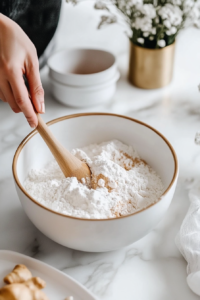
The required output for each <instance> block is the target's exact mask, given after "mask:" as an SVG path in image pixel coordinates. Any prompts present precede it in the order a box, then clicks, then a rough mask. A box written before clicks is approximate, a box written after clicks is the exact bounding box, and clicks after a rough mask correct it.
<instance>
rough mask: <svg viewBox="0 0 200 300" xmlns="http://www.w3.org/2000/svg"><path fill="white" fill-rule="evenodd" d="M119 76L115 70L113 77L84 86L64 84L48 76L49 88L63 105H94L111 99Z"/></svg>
mask: <svg viewBox="0 0 200 300" xmlns="http://www.w3.org/2000/svg"><path fill="white" fill-rule="evenodd" d="M119 76H120V75H119V72H117V73H116V74H115V76H114V77H113V78H111V79H110V80H109V81H107V82H105V83H103V84H98V85H93V86H84V87H74V86H68V85H64V84H61V83H59V82H57V81H55V80H54V79H52V78H51V77H50V76H49V78H50V82H51V85H50V89H51V93H52V95H53V96H54V97H55V99H57V100H58V101H59V102H61V103H63V104H65V105H69V106H73V107H88V106H94V105H98V104H100V103H105V102H108V101H110V100H111V99H112V97H113V95H114V93H115V90H116V82H117V80H118V79H119Z"/></svg>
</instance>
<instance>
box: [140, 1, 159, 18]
mask: <svg viewBox="0 0 200 300" xmlns="http://www.w3.org/2000/svg"><path fill="white" fill-rule="evenodd" d="M137 8H138V9H139V10H140V12H141V13H142V14H143V15H145V16H147V17H149V18H150V19H154V18H155V17H156V10H155V8H154V6H153V4H143V5H140V6H138V7H137Z"/></svg>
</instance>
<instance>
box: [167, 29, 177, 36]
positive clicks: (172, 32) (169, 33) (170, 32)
mask: <svg viewBox="0 0 200 300" xmlns="http://www.w3.org/2000/svg"><path fill="white" fill-rule="evenodd" d="M176 32H177V29H176V27H171V28H170V29H169V30H167V31H166V34H167V35H172V34H175V33H176Z"/></svg>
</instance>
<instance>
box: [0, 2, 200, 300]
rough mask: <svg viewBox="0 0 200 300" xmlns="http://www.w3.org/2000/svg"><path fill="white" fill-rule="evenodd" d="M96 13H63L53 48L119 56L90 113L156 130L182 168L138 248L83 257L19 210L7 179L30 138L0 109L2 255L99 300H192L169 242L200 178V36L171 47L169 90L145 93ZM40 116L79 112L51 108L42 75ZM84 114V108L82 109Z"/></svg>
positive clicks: (116, 37)
mask: <svg viewBox="0 0 200 300" xmlns="http://www.w3.org/2000/svg"><path fill="white" fill-rule="evenodd" d="M99 15H100V12H93V10H92V8H91V3H89V4H87V5H86V4H80V6H78V7H76V8H72V7H71V6H67V5H66V7H64V12H63V16H62V20H61V24H60V28H59V32H58V48H64V47H73V46H84V47H85V46H91V47H98V48H104V49H108V50H111V51H112V52H114V53H115V54H116V55H117V58H118V65H119V70H120V73H121V78H120V80H119V82H118V86H117V92H116V94H115V96H114V98H113V100H112V102H111V103H109V104H107V105H106V106H98V107H93V108H91V109H89V111H106V112H113V113H120V114H125V115H127V116H130V117H134V118H137V119H139V120H142V121H144V122H146V123H148V124H150V125H152V126H153V127H155V128H156V129H158V130H159V131H160V132H162V133H163V134H164V135H165V136H166V137H167V138H168V139H169V141H170V142H171V143H172V145H173V146H174V148H175V150H176V153H177V155H178V158H179V163H180V176H179V180H178V185H177V189H176V193H175V195H174V198H173V201H172V203H171V206H170V208H169V210H168V212H167V214H166V216H165V218H164V219H163V220H162V221H161V222H160V223H159V225H158V226H157V227H156V228H155V229H154V230H153V231H152V232H151V233H149V234H148V235H147V236H146V237H144V238H143V239H142V240H140V241H138V242H137V243H135V244H133V245H131V246H129V247H127V248H124V249H121V250H119V251H116V252H110V253H84V252H79V251H75V250H71V249H68V248H65V247H63V246H60V245H58V244H56V243H54V242H53V241H51V240H50V239H48V238H47V237H45V236H44V235H43V234H42V233H41V232H39V231H38V230H37V229H36V228H35V226H34V225H33V224H32V223H31V222H30V221H29V219H28V218H27V216H26V215H25V212H24V211H23V209H22V207H21V205H20V202H19V200H18V197H17V193H16V191H15V187H14V183H13V178H12V171H11V165H12V158H13V155H14V152H15V150H16V148H17V146H18V144H19V143H20V142H21V140H22V139H23V138H24V137H25V136H26V135H27V134H28V133H29V132H30V128H29V127H28V125H27V123H26V121H25V119H24V117H23V115H22V114H16V115H15V114H14V113H12V112H11V110H10V108H9V107H8V105H7V104H6V103H3V102H1V103H0V249H7V250H13V251H18V252H20V253H23V254H26V255H29V256H31V257H34V258H37V259H39V260H42V261H44V262H46V263H48V264H50V265H52V266H54V267H56V268H58V269H59V270H62V271H63V272H65V273H67V274H69V275H71V276H72V277H74V278H75V279H77V280H78V281H79V282H81V283H83V284H84V285H85V286H86V287H87V288H88V289H89V290H91V291H92V292H93V293H94V294H96V295H97V296H99V298H100V299H102V300H120V299H126V300H132V299H135V300H147V299H148V300H169V299H170V300H173V299H174V300H177V299H182V300H188V299H191V300H195V299H198V298H199V297H198V296H196V295H195V294H193V293H192V292H191V291H190V290H189V288H188V286H187V284H186V262H185V261H184V259H183V258H182V256H181V255H180V253H179V251H178V250H177V248H176V246H175V243H174V238H175V236H176V234H177V232H178V229H179V227H180V224H181V222H182V220H183V218H184V216H185V214H186V211H187V209H188V206H189V201H188V190H189V188H190V182H191V181H192V180H194V179H196V178H198V177H200V148H199V147H198V146H196V145H195V144H194V136H195V133H196V131H198V130H199V129H200V94H199V92H198V89H197V85H198V83H199V82H200V67H199V66H200V55H199V49H200V38H199V36H200V32H199V31H198V30H197V29H187V30H185V31H184V32H182V33H181V34H180V35H179V38H178V40H177V44H176V57H175V69H174V79H173V82H172V83H171V84H170V86H168V87H166V88H164V89H159V90H154V91H145V90H140V89H137V88H135V87H133V86H131V85H130V84H129V83H128V82H127V79H126V78H127V62H128V50H127V49H128V41H127V38H126V37H125V36H124V34H123V30H122V29H120V27H119V26H118V25H112V26H110V27H109V28H104V29H102V30H101V31H97V30H96V29H95V27H96V25H97V23H98V16H99ZM41 76H42V82H43V85H44V88H45V93H46V96H45V98H46V114H45V115H44V119H45V120H46V121H49V120H51V119H54V118H57V117H60V116H63V115H66V114H71V113H76V112H83V111H86V110H83V109H73V108H68V107H65V106H63V105H61V104H59V103H57V102H56V101H55V100H54V99H53V98H52V97H51V95H50V93H49V82H48V77H47V69H43V70H42V72H41ZM87 111H88V110H87Z"/></svg>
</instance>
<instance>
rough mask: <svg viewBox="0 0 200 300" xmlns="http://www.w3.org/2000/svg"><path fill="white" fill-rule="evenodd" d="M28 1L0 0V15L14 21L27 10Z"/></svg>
mask: <svg viewBox="0 0 200 300" xmlns="http://www.w3.org/2000/svg"><path fill="white" fill-rule="evenodd" d="M29 3H30V0H0V13H2V14H4V15H5V16H7V17H9V18H11V19H13V20H15V18H16V17H18V16H19V15H21V14H22V13H24V11H25V10H26V9H27V8H28V6H29Z"/></svg>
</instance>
